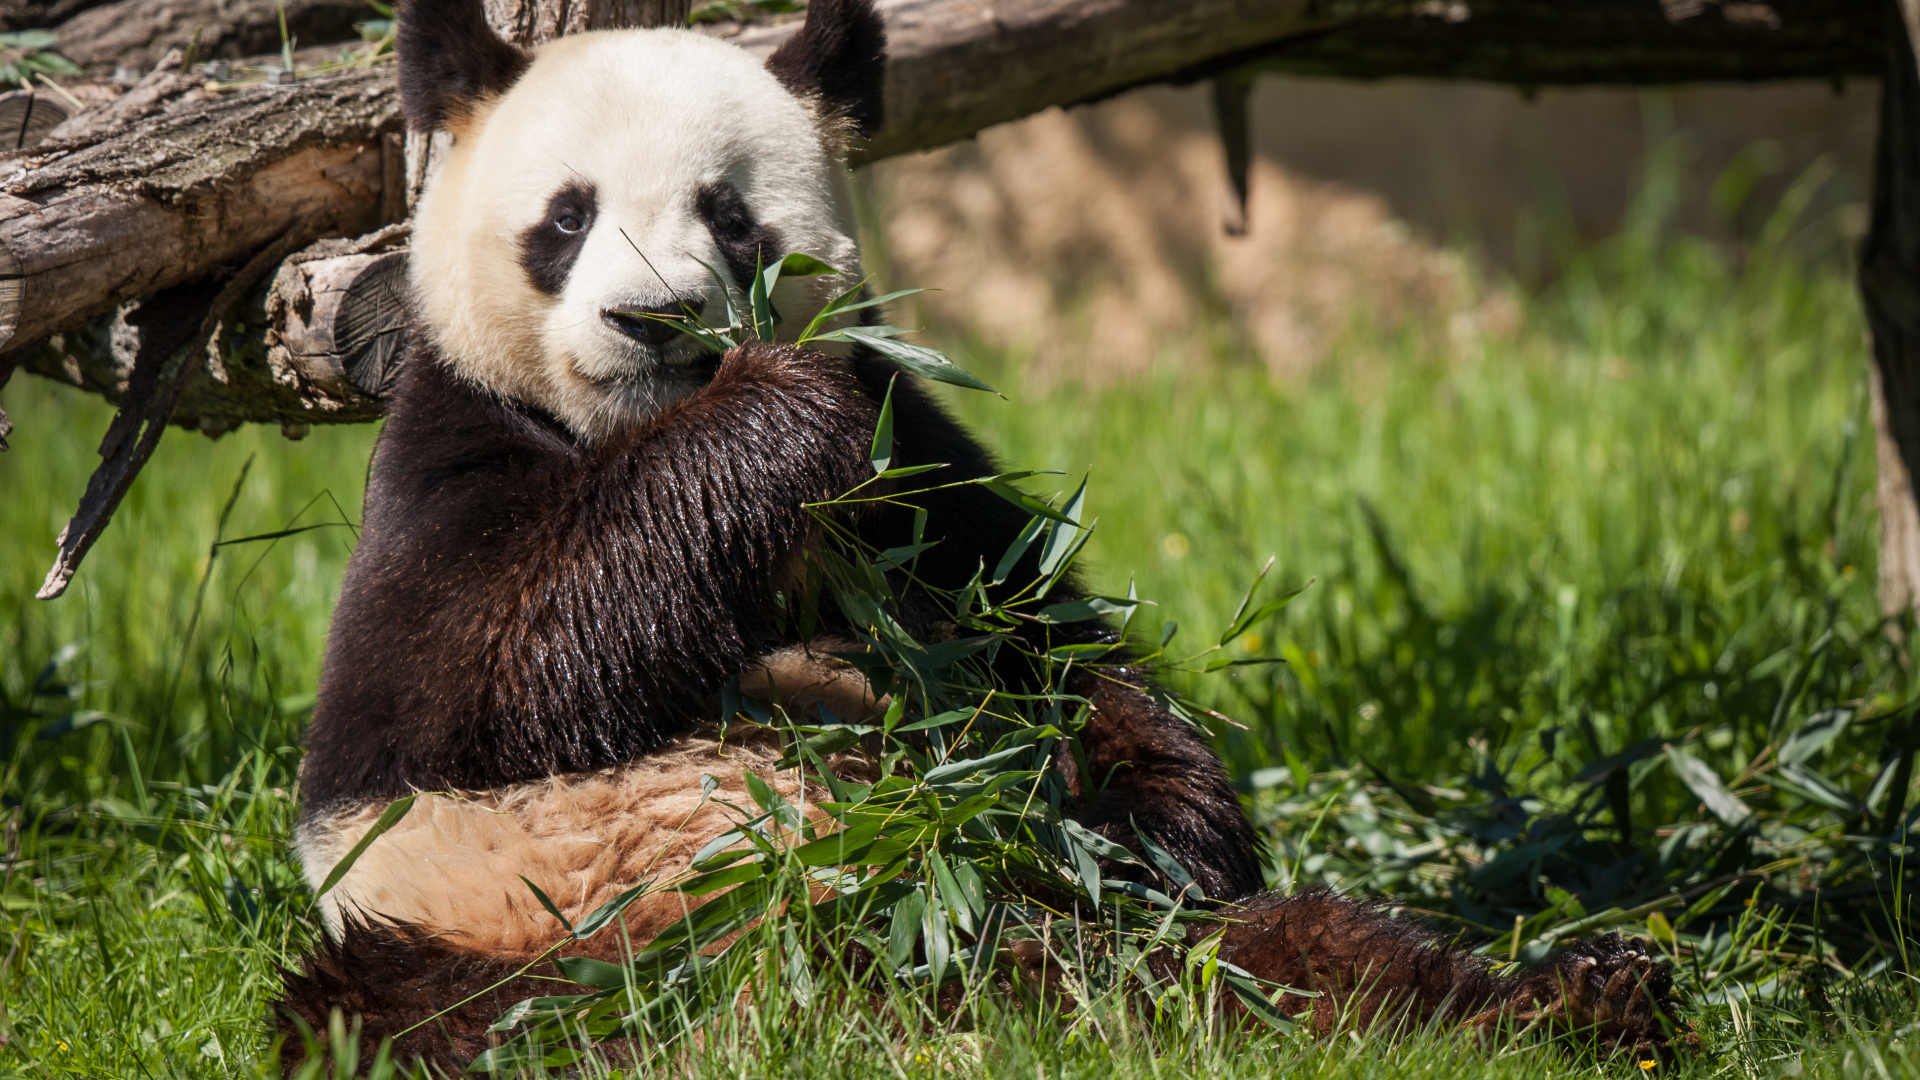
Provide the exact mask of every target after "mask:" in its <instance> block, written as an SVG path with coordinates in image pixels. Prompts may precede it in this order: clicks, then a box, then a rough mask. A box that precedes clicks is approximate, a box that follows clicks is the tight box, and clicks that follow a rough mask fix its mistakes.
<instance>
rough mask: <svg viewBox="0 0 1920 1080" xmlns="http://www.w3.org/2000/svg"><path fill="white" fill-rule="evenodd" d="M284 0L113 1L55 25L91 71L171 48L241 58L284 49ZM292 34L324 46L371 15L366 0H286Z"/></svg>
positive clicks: (143, 65)
mask: <svg viewBox="0 0 1920 1080" xmlns="http://www.w3.org/2000/svg"><path fill="white" fill-rule="evenodd" d="M282 10H283V5H282V3H281V2H280V0H116V2H115V3H110V4H105V5H102V6H100V7H96V8H91V9H89V10H87V11H84V12H82V13H80V14H78V15H75V16H74V17H73V18H71V19H68V20H67V21H66V22H64V23H61V24H60V27H59V29H58V30H57V31H56V33H58V34H59V35H60V44H59V46H58V49H59V52H60V54H61V55H62V56H65V57H66V58H67V59H69V60H71V61H73V62H74V63H76V64H79V65H80V66H81V67H84V68H87V69H89V70H92V71H111V70H113V69H114V68H115V67H116V66H118V65H121V64H126V65H128V66H130V67H132V68H134V69H135V70H137V71H140V72H147V71H150V70H152V68H153V65H154V64H155V63H156V62H158V61H159V59H160V58H161V57H163V56H165V55H166V54H167V53H168V52H169V51H170V50H173V49H179V50H181V52H182V54H183V55H184V54H185V53H187V52H191V53H192V54H193V57H192V58H193V60H194V61H196V62H198V61H203V60H213V59H216V58H219V59H226V60H239V59H243V58H245V57H249V56H261V55H264V54H267V53H272V52H275V51H277V50H278V49H279V48H280V12H281V11H282ZM284 10H285V12H286V18H287V30H288V33H289V34H290V35H291V36H292V37H293V38H295V39H297V41H298V42H300V43H304V44H307V45H319V44H321V43H323V42H329V41H344V40H346V39H348V38H351V37H353V36H354V29H353V24H354V23H355V22H358V21H360V20H362V19H367V18H371V17H373V14H374V12H373V9H372V8H370V7H368V6H367V4H366V0H285V2H284Z"/></svg>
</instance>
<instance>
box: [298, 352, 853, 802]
mask: <svg viewBox="0 0 1920 1080" xmlns="http://www.w3.org/2000/svg"><path fill="white" fill-rule="evenodd" d="M875 415H876V405H875V403H874V401H873V400H872V399H871V397H870V396H869V395H868V394H867V393H866V391H865V390H864V389H863V388H862V387H861V386H860V385H859V384H858V383H857V382H856V381H855V380H853V379H852V378H850V377H849V376H847V375H844V374H841V373H839V372H837V371H835V370H834V369H833V368H832V367H831V366H830V365H827V364H823V363H821V362H820V361H819V359H818V358H817V357H814V356H811V355H809V354H806V353H802V352H799V351H796V350H793V349H787V348H774V347H750V348H747V349H743V350H739V351H736V352H734V353H732V354H730V355H729V357H728V360H727V361H726V362H725V363H723V364H722V365H721V366H720V369H719V371H718V373H717V374H716V375H715V377H714V379H713V382H712V383H711V384H709V385H708V386H707V387H706V388H704V389H703V390H702V391H701V392H700V393H698V394H696V395H694V396H693V397H691V398H689V399H687V400H685V401H683V402H681V403H680V404H679V405H676V406H674V407H672V408H670V409H667V410H666V411H664V412H663V413H661V414H660V415H659V416H658V417H656V418H655V419H654V420H653V421H652V422H651V423H649V424H647V425H646V426H644V427H643V428H641V429H640V430H638V431H636V432H633V433H631V434H630V435H628V436H626V437H624V438H620V439H616V440H613V441H612V442H610V443H609V444H607V445H604V446H598V447H593V448H588V447H584V446H582V445H580V444H579V443H577V442H576V441H575V440H573V439H572V438H571V437H570V436H569V435H568V434H567V433H566V432H565V431H564V429H562V428H561V427H560V425H559V424H558V423H557V422H555V421H553V420H552V419H551V418H548V417H545V416H542V415H540V414H537V413H535V412H533V411H531V410H527V409H523V408H518V407H515V406H513V405H510V404H506V403H503V402H501V401H500V400H498V399H496V398H494V397H492V396H491V395H488V394H485V393H483V392H480V391H478V390H475V389H474V388H472V387H471V386H469V385H468V384H466V383H464V382H462V381H461V380H460V379H458V378H456V377H455V376H454V375H452V374H451V373H450V372H449V371H448V370H447V369H446V367H445V366H444V365H443V364H442V363H441V362H440V361H439V358H438V357H436V356H433V355H432V354H431V353H430V352H429V351H428V350H427V348H426V347H425V346H424V345H423V346H417V347H416V350H415V353H414V355H413V356H412V357H410V358H409V360H408V362H407V366H406V375H405V377H404V379H403V381H402V383H401V386H400V388H399V390H398V391H397V392H396V393H395V395H394V400H393V403H392V407H391V413H390V418H389V419H388V421H387V425H386V427H385V429H384V430H382V432H381V434H380V439H379V442H378V444H377V449H376V451H375V455H374V462H373V469H372V474H371V477H370V479H369V483H368V488H367V499H366V512H365V524H364V527H363V529H362V531H361V536H360V543H359V546H358V548H357V549H356V550H355V551H354V556H353V560H352V562H351V564H350V565H349V567H348V569H347V577H346V581H345V583H344V585H343V587H342V591H341V596H340V601H339V604H338V606H337V607H336V608H335V611H334V622H333V630H332V633H331V634H330V636H329V638H328V643H327V657H326V665H325V670H324V672H323V674H322V676H321V680H320V693H319V701H318V703H317V705H316V706H315V709H314V717H313V723H312V725H311V727H310V728H309V729H308V733H307V746H308V754H307V759H306V762H305V764H304V766H303V768H302V771H301V783H302V787H303V789H304V791H305V794H306V807H305V812H306V813H307V814H309V815H311V814H313V813H315V812H317V811H321V810H324V809H326V808H328V807H331V806H334V805H336V804H338V803H340V802H342V801H359V800H366V799H378V798H390V797H393V796H397V795H400V794H403V793H405V792H406V791H408V790H411V789H413V788H423V789H445V788H487V787H496V786H499V785H503V784H510V783H513V782H516V781H522V780H532V779H537V778H540V777H544V776H547V775H550V774H553V773H556V772H576V771H581V770H589V769H597V768H601V767H603V766H607V765H613V764H617V763H620V762H624V761H630V760H632V759H634V758H636V757H639V756H641V755H643V754H645V753H646V752H647V751H648V750H649V749H651V748H653V747H655V746H658V745H659V743H660V742H661V740H662V739H664V738H666V737H667V736H669V735H671V734H673V733H675V732H676V731H679V730H682V729H683V728H685V727H687V726H689V725H690V724H691V723H692V722H694V721H695V720H697V719H700V718H702V717H707V716H708V714H707V713H706V712H705V711H704V709H705V702H706V701H707V700H708V699H709V698H710V697H711V696H712V695H713V694H714V693H716V692H717V691H718V690H719V688H720V687H721V685H722V684H723V683H724V682H725V681H726V680H727V679H728V678H729V677H730V676H732V675H734V674H737V673H738V672H739V671H741V670H742V669H743V668H744V666H745V665H746V663H747V662H748V661H749V660H751V659H753V658H754V657H756V656H759V655H761V654H762V653H763V652H764V651H765V650H766V649H767V648H769V647H770V646H771V645H773V644H774V642H773V640H772V638H771V629H770V628H771V627H772V625H773V612H772V610H771V602H770V597H771V588H770V585H769V581H770V578H771V574H772V572H773V563H774V560H775V558H776V557H778V556H779V555H780V554H782V553H783V552H786V551H789V550H791V549H792V548H793V547H794V546H795V545H796V544H797V543H798V542H799V541H800V539H801V536H802V534H803V532H804V530H805V527H806V523H807V521H808V518H807V515H806V512H805V511H804V510H802V509H801V504H802V503H804V502H808V501H814V500H819V499H823V498H828V497H831V496H833V495H836V494H839V493H840V492H842V491H845V490H846V489H847V488H849V487H851V486H852V485H853V484H854V483H855V482H856V481H857V480H859V479H860V478H861V477H862V475H863V473H864V474H865V475H871V473H870V471H868V466H867V465H866V462H865V461H864V460H862V459H863V457H864V452H863V450H862V448H863V447H864V446H865V445H866V443H867V440H868V439H869V438H870V437H871V435H872V430H873V424H874V419H875Z"/></svg>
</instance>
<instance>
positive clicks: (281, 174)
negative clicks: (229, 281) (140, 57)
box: [0, 70, 400, 346]
mask: <svg viewBox="0 0 1920 1080" xmlns="http://www.w3.org/2000/svg"><path fill="white" fill-rule="evenodd" d="M399 124H400V118H399V110H398V102H397V100H396V96H395V94H394V93H393V85H392V76H391V73H390V72H387V71H382V70H371V71H353V72H347V73H344V74H341V75H335V76H328V77H325V78H317V79H312V80H310V81H305V82H300V83H296V84H294V85H291V86H257V87H251V88H248V89H244V90H241V91H238V92H235V93H231V94H225V95H217V96H216V95H209V94H206V93H205V92H204V91H201V92H198V98H197V99H196V97H195V95H194V94H188V95H186V96H185V97H183V98H181V99H179V100H177V101H175V102H174V103H173V105H172V106H170V107H169V108H168V110H167V111H166V113H165V114H163V115H162V116H161V117H159V118H157V119H155V120H152V121H150V122H147V123H141V124H136V125H131V126H129V127H126V128H123V129H121V130H120V131H119V132H116V133H113V134H110V135H107V136H106V137H102V138H98V139H97V140H93V141H79V142H70V143H64V144H62V143H56V144H42V145H41V146H39V147H36V148H34V149H33V150H32V151H30V152H29V153H30V154H31V155H32V156H31V157H26V158H24V159H23V158H22V157H20V156H15V157H13V159H12V163H14V164H17V165H18V164H24V165H26V166H27V167H26V168H22V169H19V170H18V171H16V172H14V173H13V174H12V175H11V176H7V177H5V178H4V179H0V189H3V193H0V282H3V283H4V284H5V285H6V286H7V287H6V288H5V289H4V290H0V343H6V344H9V345H16V346H17V345H24V344H29V343H32V342H36V341H39V340H41V339H43V338H45V337H46V336H47V335H49V334H52V333H55V332H58V331H61V330H67V329H71V328H73V327H74V326H76V325H78V324H79V323H81V322H83V321H85V320H87V319H89V318H91V317H93V316H94V315H97V314H99V313H101V312H102V311H103V310H105V309H107V308H109V307H111V306H112V305H113V304H115V303H117V302H119V301H121V300H126V299H131V298H133V297H136V296H140V295H143V294H146V293H150V292H157V291H159V290H161V289H165V288H168V287H170V286H172V285H176V284H179V283H181V282H185V281H191V280H194V279H196V278H199V277H203V276H205V275H207V274H208V273H210V272H212V271H214V270H215V269H217V268H218V267H220V266H222V265H223V264H229V263H235V262H239V261H244V260H245V259H246V258H247V257H248V256H249V255H251V254H252V253H253V252H255V251H257V250H259V249H260V248H262V247H264V246H265V245H266V244H268V243H270V242H271V241H273V240H274V239H275V238H276V237H278V236H280V235H282V234H283V233H285V232H286V231H287V229H288V228H290V227H292V226H293V225H294V224H295V223H297V222H303V221H306V222H310V223H311V227H312V228H313V229H314V230H315V231H316V233H317V234H319V235H325V234H328V233H333V234H339V233H358V232H362V231H365V230H366V229H369V228H371V227H373V226H375V225H377V224H378V222H377V221H376V220H375V219H376V217H377V215H378V214H379V212H380V208H381V198H380V195H381V186H382V184H383V182H384V180H385V177H386V174H387V172H388V171H389V170H388V169H387V167H386V164H385V162H384V161H383V157H384V154H385V152H386V149H387V147H386V140H384V139H383V138H382V136H383V135H385V134H387V133H391V132H396V131H397V130H398V129H399Z"/></svg>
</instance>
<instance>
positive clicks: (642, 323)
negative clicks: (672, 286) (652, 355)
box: [600, 304, 686, 347]
mask: <svg viewBox="0 0 1920 1080" xmlns="http://www.w3.org/2000/svg"><path fill="white" fill-rule="evenodd" d="M685 314H686V313H685V312H684V311H682V310H681V308H680V305H679V304H656V305H654V306H653V307H637V308H608V309H607V310H605V311H602V312H601V313H600V318H601V319H603V320H605V321H606V324H607V325H608V326H611V327H613V328H614V329H615V330H618V331H620V332H621V333H623V334H625V335H627V336H628V337H630V338H632V339H633V340H635V341H638V342H640V343H641V344H643V345H653V346H656V347H658V346H661V345H665V344H666V343H667V342H668V341H671V340H672V339H673V335H674V334H676V333H678V331H676V330H675V329H674V328H673V324H672V323H671V322H664V321H662V320H660V319H657V318H651V319H650V318H648V317H647V316H649V315H665V316H673V317H675V318H680V317H683V316H684V315H685Z"/></svg>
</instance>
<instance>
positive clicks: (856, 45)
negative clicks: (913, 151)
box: [767, 0, 887, 136]
mask: <svg viewBox="0 0 1920 1080" xmlns="http://www.w3.org/2000/svg"><path fill="white" fill-rule="evenodd" d="M767 70H769V71H771V72H773V73H774V75H775V76H777V77H778V78H779V79H780V81H781V82H782V83H784V84H786V87H787V89H789V90H791V91H793V92H794V93H796V94H800V95H802V96H806V97H817V98H818V99H819V100H820V101H821V103H822V104H824V105H826V107H827V108H829V109H831V110H832V111H833V112H834V114H835V115H837V116H839V117H841V118H842V119H844V120H846V121H847V122H848V123H850V124H851V125H852V126H853V130H854V132H855V133H856V134H859V135H862V136H870V135H872V134H873V133H874V132H876V131H879V130H880V125H881V124H883V123H885V122H886V107H885V100H886V99H885V89H886V82H887V28H886V23H884V22H883V21H881V18H880V15H879V13H878V12H876V11H874V9H873V2H872V0H812V2H811V3H809V4H808V5H807V21H806V22H805V23H804V24H803V25H802V26H801V27H800V30H799V32H798V33H796V34H794V35H793V36H792V37H790V38H788V39H787V40H786V42H785V43H784V44H782V45H781V46H780V48H779V49H778V50H776V51H775V52H774V54H773V55H772V56H770V57H768V58H767Z"/></svg>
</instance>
